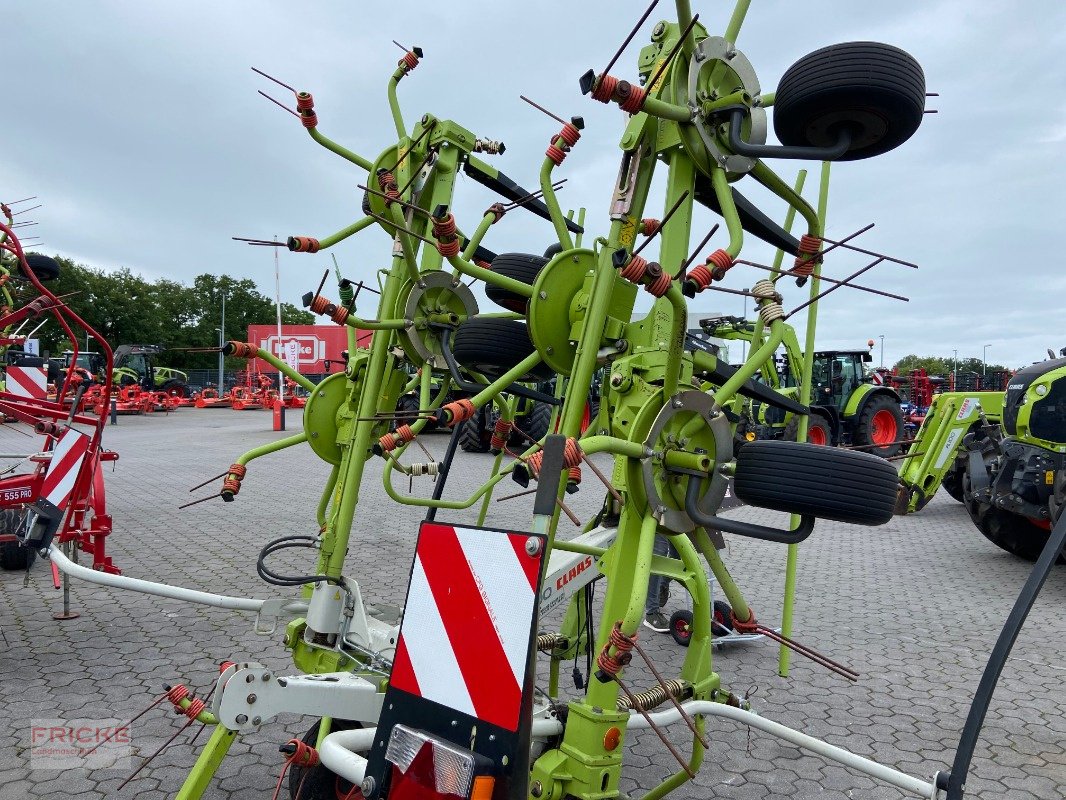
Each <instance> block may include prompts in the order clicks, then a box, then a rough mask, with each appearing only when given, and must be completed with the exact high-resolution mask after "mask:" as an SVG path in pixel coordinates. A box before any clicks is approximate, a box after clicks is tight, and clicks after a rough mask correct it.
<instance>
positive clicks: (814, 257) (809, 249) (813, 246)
mask: <svg viewBox="0 0 1066 800" xmlns="http://www.w3.org/2000/svg"><path fill="white" fill-rule="evenodd" d="M821 247H822V240H821V239H820V238H818V237H817V236H811V235H810V234H809V233H805V234H803V236H801V237H800V242H799V248H798V249H799V252H800V254H799V255H798V256H796V260H795V262H794V263H793V266H792V273H793V274H794V275H800V276H803V277H805V276H808V275H811V274H812V273H813V272H814V267H815V265H816V264H818V263H819V262H820V261H821V260H822V259H821V256H819V255H818V251H819V250H820V249H821Z"/></svg>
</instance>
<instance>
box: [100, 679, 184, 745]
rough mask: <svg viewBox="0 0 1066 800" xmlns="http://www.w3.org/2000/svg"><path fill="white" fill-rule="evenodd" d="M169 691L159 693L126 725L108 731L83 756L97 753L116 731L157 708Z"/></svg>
mask: <svg viewBox="0 0 1066 800" xmlns="http://www.w3.org/2000/svg"><path fill="white" fill-rule="evenodd" d="M169 691H170V690H169V689H168V690H167V691H166V692H163V694H161V695H159V697H157V698H156V699H155V700H153V701H152V704H151V705H150V706H148V708H146V709H144V710H143V711H141V712H140V713H139V714H137V716H135V717H133V718H132V719H131V720H130V721H129V722H127V723H126V724H125V725H119V726H118V727H117V728H114V729H113V730H112V732H111V733H108V734H107V735H106V736H105V737H104V738H103V739H101V740H100V741H99V742H97V743H96V744H95V745H93V746H92V747H91V748H89V749H88V750H86V751H85V752H84V753H82V754H81V756H82V758H85V757H87V756H91V755H92V754H93V753H95V752H96V751H97V749H99V747H100V746H101V745H103V744H106V743H107V740H108V739H110V738H111V737H112V736H114V735H115V734H116V733H118V732H119V731H121V730H122V729H123V728H128V727H129V726H130V725H132V724H133V723H134V722H136V721H137V720H139V719H140V718H141V717H143V716H144V715H145V714H147V713H148V712H149V711H151V710H152V709H153V708H155V707H156V706H157V705H159V704H160V703H162V702H163V701H164V700H166V699H167V693H168V692H169Z"/></svg>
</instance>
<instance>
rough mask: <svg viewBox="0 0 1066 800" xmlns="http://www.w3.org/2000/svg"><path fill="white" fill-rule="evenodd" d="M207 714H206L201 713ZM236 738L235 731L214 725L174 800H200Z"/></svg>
mask: <svg viewBox="0 0 1066 800" xmlns="http://www.w3.org/2000/svg"><path fill="white" fill-rule="evenodd" d="M203 713H208V712H203ZM236 738H237V731H231V730H230V729H229V728H226V727H224V726H222V725H216V726H215V729H214V730H213V731H211V736H210V738H209V739H208V740H207V744H205V745H204V749H203V750H201V751H200V755H199V756H198V757H197V759H196V763H195V764H193V766H192V769H190V770H189V774H188V776H187V777H186V778H185V782H184V783H183V784H182V785H181V789H179V790H178V793H177V794H176V795H174V798H175V800H200V798H202V797H203V796H204V792H206V791H207V787H208V786H210V785H211V781H212V780H214V777H215V772H216V771H218V767H219V765H220V764H221V763H222V759H224V758H225V757H226V753H227V752H229V748H230V745H232V744H233V742H234V740H235V739H236Z"/></svg>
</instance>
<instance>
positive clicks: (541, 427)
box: [518, 402, 552, 447]
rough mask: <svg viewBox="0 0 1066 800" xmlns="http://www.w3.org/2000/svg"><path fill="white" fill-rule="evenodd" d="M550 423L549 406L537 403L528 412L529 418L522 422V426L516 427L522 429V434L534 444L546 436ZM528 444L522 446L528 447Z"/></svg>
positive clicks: (550, 412) (550, 408) (550, 410)
mask: <svg viewBox="0 0 1066 800" xmlns="http://www.w3.org/2000/svg"><path fill="white" fill-rule="evenodd" d="M551 421H552V407H551V405H550V404H549V403H540V402H537V403H534V404H533V410H532V411H530V412H529V416H527V417H526V418H525V419H524V420H522V424H521V425H519V426H518V427H519V428H521V429H522V433H524V434H526V435H527V436H528V437H529V438H530V439H532V440H533V441H534V442H539V441H541V440H542V439H543V438H544V437H545V436H547V435H548V430H549V427H550V426H551ZM529 444H530V443H529V442H525V443H524V444H523V445H522V446H523V447H528V446H529Z"/></svg>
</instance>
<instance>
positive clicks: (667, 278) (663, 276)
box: [644, 272, 674, 297]
mask: <svg viewBox="0 0 1066 800" xmlns="http://www.w3.org/2000/svg"><path fill="white" fill-rule="evenodd" d="M673 282H674V279H673V277H671V275H670V273H669V272H661V273H659V276H658V277H657V278H656V279H655V280H653V281H651V282H650V283H648V284H646V285H645V287H644V288H645V289H647V290H648V294H650V295H651V296H652V297H662V296H663V295H664V294H666V293H667V292H668V291H670V285H671V284H672V283H673Z"/></svg>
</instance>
